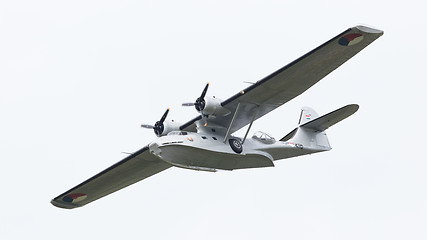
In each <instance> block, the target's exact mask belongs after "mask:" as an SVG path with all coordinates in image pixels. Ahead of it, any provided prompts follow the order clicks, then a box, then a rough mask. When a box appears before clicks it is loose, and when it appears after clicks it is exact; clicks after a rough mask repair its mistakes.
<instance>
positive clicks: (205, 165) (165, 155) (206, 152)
mask: <svg viewBox="0 0 427 240" xmlns="http://www.w3.org/2000/svg"><path fill="white" fill-rule="evenodd" d="M150 150H151V151H152V152H153V153H154V154H156V155H158V156H159V157H160V158H161V159H162V160H164V161H166V162H169V163H171V164H172V165H174V166H177V167H183V168H189V169H194V170H206V171H209V170H215V169H221V170H233V169H244V168H260V167H274V164H273V162H272V159H270V158H268V157H267V156H264V155H263V154H257V153H246V154H235V153H231V152H227V151H218V150H213V149H206V148H199V147H195V146H188V145H180V144H176V145H163V146H152V145H150Z"/></svg>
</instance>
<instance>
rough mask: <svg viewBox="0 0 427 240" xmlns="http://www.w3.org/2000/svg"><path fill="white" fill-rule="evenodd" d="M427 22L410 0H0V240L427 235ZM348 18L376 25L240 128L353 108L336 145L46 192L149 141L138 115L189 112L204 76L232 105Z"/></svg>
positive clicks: (335, 133)
mask: <svg viewBox="0 0 427 240" xmlns="http://www.w3.org/2000/svg"><path fill="white" fill-rule="evenodd" d="M426 23H427V17H426V16H425V6H424V5H423V4H422V1H414V0H409V1H395V2H390V1H365V0H362V1H358V2H354V1H350V2H349V1H312V2H307V1H278V0H275V1H273V0H267V1H266V0H263V1H261V0H260V1H247V0H246V1H187V0H184V1H72V2H66V1H2V2H1V3H0V36H1V37H0V109H1V115H0V116H1V117H0V159H1V162H2V163H3V166H2V168H1V169H2V173H1V174H0V183H1V185H0V186H1V191H2V193H1V196H2V198H1V201H0V203H1V204H0V238H2V239H24V238H36V239H42V238H43V239H54V238H55V239H62V240H66V239H76V238H83V239H88V238H97V239H141V238H144V237H145V238H149V239H165V238H169V239H170V238H174V239H261V238H263V239H286V238H288V239H426V238H427V230H426V227H425V226H427V219H426V216H427V192H426V180H427V176H426V171H427V163H426V160H425V157H424V152H425V151H423V150H424V148H425V146H424V145H425V143H426V141H425V136H426V135H427V130H426V129H427V128H426V127H425V122H426V121H427V113H426V112H425V111H424V108H425V106H424V105H425V104H426V100H427V97H426V96H425V89H426V84H425V80H426V79H427V74H426V70H425V68H426V66H427V48H426V46H425V43H424V40H425V39H426V38H427V33H426V32H425V31H424V29H425V27H426ZM358 24H368V25H370V26H374V27H376V28H379V29H381V30H384V31H385V34H384V36H382V37H381V38H379V39H378V40H377V41H375V42H374V43H373V44H372V45H370V46H368V47H367V48H366V49H365V50H363V51H362V52H361V53H360V54H358V55H356V56H355V57H354V58H352V59H351V60H350V61H349V62H347V63H345V64H344V65H343V66H342V67H340V68H339V69H338V70H336V71H335V72H333V73H332V74H330V75H329V76H327V77H326V78H325V79H324V80H322V81H321V82H319V83H318V84H317V85H315V86H314V87H312V88H311V89H309V90H308V91H307V92H306V93H304V94H303V95H301V96H300V97H298V98H296V99H294V100H292V101H291V102H290V103H288V104H286V105H284V106H283V107H281V108H279V109H277V110H275V111H274V112H272V113H270V114H268V115H266V116H265V117H263V118H262V119H260V120H258V121H257V122H255V123H254V126H253V127H252V130H253V131H256V130H264V131H266V132H269V133H271V134H272V135H273V136H275V137H276V138H281V137H282V136H284V135H285V134H287V133H288V132H289V131H291V130H292V129H293V128H294V127H295V126H296V123H297V120H298V116H299V111H300V110H299V109H300V107H302V106H305V105H306V106H311V107H313V108H314V109H316V111H317V112H318V113H319V114H324V113H327V112H329V111H332V110H334V109H336V108H338V107H341V106H344V105H346V104H349V103H357V104H359V105H360V110H359V111H358V112H357V113H356V114H355V115H353V116H352V117H350V118H349V119H347V120H345V121H343V122H342V123H340V124H338V125H336V126H334V127H333V128H331V129H330V130H328V136H329V140H330V142H331V145H332V147H333V148H334V149H333V150H332V151H330V152H326V153H320V154H314V155H311V156H305V157H300V158H295V159H289V160H283V161H279V162H276V167H275V168H270V169H253V170H243V171H234V172H218V173H206V172H195V171H190V170H183V169H176V168H175V169H171V170H167V171H165V172H162V173H160V174H158V175H155V176H154V177H151V178H149V179H146V180H144V181H143V182H140V183H138V184H135V185H133V186H130V187H128V188H126V189H123V190H121V191H119V192H117V193H114V194H112V195H110V196H108V197H105V198H103V199H100V200H98V201H96V202H93V203H91V204H89V205H87V206H85V207H83V208H79V209H74V210H64V209H59V208H55V207H53V206H52V205H51V204H50V203H49V201H50V200H51V199H52V198H53V197H55V196H57V195H58V194H60V193H62V192H64V191H66V190H68V189H69V188H71V187H73V186H75V185H77V184H78V183H80V182H82V181H83V180H86V179H87V178H89V177H91V176H93V175H94V174H96V173H98V172H100V171H101V170H103V169H105V168H106V167H108V166H110V165H112V164H114V163H115V162H117V161H119V160H121V159H122V158H124V157H125V155H124V154H122V153H121V152H122V151H125V152H132V151H136V150H138V149H139V148H141V147H143V146H144V145H146V144H148V143H149V142H150V141H151V140H153V139H154V138H155V136H154V134H153V133H152V131H149V130H144V129H140V128H139V124H140V123H143V122H144V123H153V122H154V121H156V120H157V119H158V118H159V117H160V116H161V115H162V114H163V112H164V110H165V109H166V108H168V107H170V108H171V112H170V115H169V116H170V117H171V118H173V119H175V120H177V121H181V122H185V121H187V120H189V119H190V118H192V117H194V116H196V114H197V113H196V112H195V110H194V109H193V108H182V107H180V104H181V103H182V102H188V101H193V100H194V99H195V98H196V97H197V96H198V95H199V94H200V92H201V90H202V89H203V87H204V85H205V84H206V82H210V83H211V85H210V89H209V94H212V95H215V96H217V97H219V98H223V99H226V98H228V97H229V96H231V95H232V94H234V93H236V92H238V91H240V90H242V89H243V88H245V87H247V86H248V85H247V84H246V83H243V81H249V82H251V81H252V82H254V81H257V80H259V79H261V78H263V77H265V76H266V75H268V74H270V73H271V72H273V71H275V70H277V69H278V68H280V67H282V66H284V65H286V64H287V63H289V62H291V61H293V60H294V59H296V58H297V57H299V56H301V55H303V54H305V53H306V52H308V51H310V50H312V49H313V48H315V47H317V46H318V45H320V44H322V43H324V42H325V41H327V40H329V39H330V38H332V37H333V36H335V35H337V34H338V33H340V32H342V31H343V30H345V29H347V28H349V27H352V26H355V25H358ZM253 131H252V132H253Z"/></svg>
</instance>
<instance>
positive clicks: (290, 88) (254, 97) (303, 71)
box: [181, 26, 383, 133]
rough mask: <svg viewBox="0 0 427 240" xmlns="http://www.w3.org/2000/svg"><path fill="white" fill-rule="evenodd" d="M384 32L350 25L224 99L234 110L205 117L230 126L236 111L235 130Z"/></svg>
mask: <svg viewBox="0 0 427 240" xmlns="http://www.w3.org/2000/svg"><path fill="white" fill-rule="evenodd" d="M381 35H383V31H380V30H376V29H372V28H368V27H364V26H357V27H353V28H349V29H347V30H346V31H344V32H343V33H341V34H339V35H337V36H336V37H334V38H332V39H331V40H329V41H327V42H326V43H324V44H322V45H321V46H319V47H317V48H316V49H314V50H312V51H310V52H309V53H307V54H305V55H304V56H302V57H300V58H298V59H297V60H295V61H293V62H291V63H290V64H288V65H286V66H284V67H283V68H281V69H279V70H277V71H276V72H274V73H272V74H270V75H269V76H267V77H265V78H264V79H262V80H259V81H258V82H256V83H255V84H253V85H251V86H250V87H248V88H246V89H244V90H242V91H240V92H239V93H237V94H235V95H234V96H232V97H230V98H229V99H227V100H225V101H224V102H222V103H221V106H223V107H225V108H227V109H228V110H229V111H230V112H231V114H229V115H226V116H222V117H216V118H214V119H207V120H206V121H208V122H209V124H212V125H214V126H222V127H224V128H226V129H227V128H228V127H229V125H230V123H231V122H232V119H233V116H234V115H236V116H235V120H234V121H233V125H232V126H231V131H230V133H232V132H235V131H237V130H239V129H240V128H242V127H244V126H246V125H247V124H249V123H250V122H251V121H252V119H255V120H256V119H258V118H260V117H262V116H264V115H265V114H267V113H269V112H270V111H272V110H274V109H276V108H277V107H279V106H281V105H282V104H284V103H286V102H288V101H290V100H291V99H293V98H295V97H296V96H298V95H300V94H301V93H303V92H305V91H306V90H307V89H309V88H310V87H311V86H313V85H314V84H315V83H317V82H318V81H320V80H321V79H322V78H324V77H325V76H326V75H328V74H329V73H331V72H332V71H333V70H335V69H336V68H338V67H339V66H341V65H342V64H343V63H344V62H346V61H347V60H349V59H350V58H351V57H353V56H354V55H356V54H357V53H358V52H360V51H361V50H362V49H363V48H365V47H366V46H368V45H369V44H371V43H372V42H373V41H375V40H376V39H377V38H379V37H380V36H381ZM237 110H238V111H237ZM235 112H237V114H234V113H235ZM254 116H255V117H254ZM200 119H201V117H200V116H199V117H196V118H194V119H192V120H191V121H189V122H187V123H186V124H184V125H183V126H182V127H181V129H191V128H193V129H194V126H193V125H194V124H193V123H195V122H196V121H198V120H200Z"/></svg>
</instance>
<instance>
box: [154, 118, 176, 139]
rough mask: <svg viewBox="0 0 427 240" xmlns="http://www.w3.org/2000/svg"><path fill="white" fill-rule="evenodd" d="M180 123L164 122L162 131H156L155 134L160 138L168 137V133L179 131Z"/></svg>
mask: <svg viewBox="0 0 427 240" xmlns="http://www.w3.org/2000/svg"><path fill="white" fill-rule="evenodd" d="M180 126H181V124H180V123H177V122H175V121H174V120H166V121H164V122H163V126H162V128H161V129H160V130H161V131H157V132H156V131H154V133H155V134H156V135H157V136H158V137H161V136H166V135H167V134H168V133H170V132H172V131H179V127H180Z"/></svg>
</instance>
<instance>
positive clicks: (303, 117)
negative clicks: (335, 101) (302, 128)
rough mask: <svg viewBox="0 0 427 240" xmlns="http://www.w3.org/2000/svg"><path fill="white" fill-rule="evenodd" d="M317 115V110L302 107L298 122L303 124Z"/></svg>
mask: <svg viewBox="0 0 427 240" xmlns="http://www.w3.org/2000/svg"><path fill="white" fill-rule="evenodd" d="M318 116H319V114H317V112H316V111H314V110H313V109H312V108H310V107H302V108H301V114H300V117H299V121H298V124H299V125H303V124H304V123H307V122H310V121H311V120H313V119H315V118H317V117H318Z"/></svg>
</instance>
